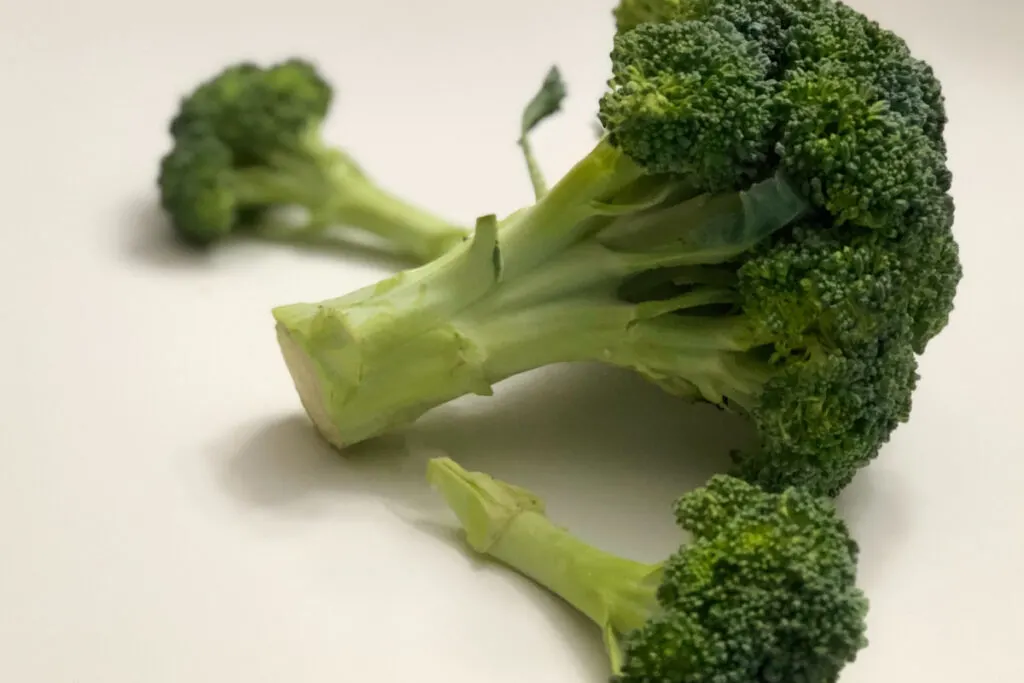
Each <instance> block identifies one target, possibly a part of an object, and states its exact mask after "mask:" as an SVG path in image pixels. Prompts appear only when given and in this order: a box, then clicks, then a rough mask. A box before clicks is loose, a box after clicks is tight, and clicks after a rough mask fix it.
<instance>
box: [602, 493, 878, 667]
mask: <svg viewBox="0 0 1024 683" xmlns="http://www.w3.org/2000/svg"><path fill="white" fill-rule="evenodd" d="M675 514H676V520H677V521H678V523H679V524H680V526H682V527H683V528H684V529H686V530H688V531H689V532H690V533H691V534H692V536H693V540H692V542H690V543H687V544H685V545H683V546H682V548H681V549H680V550H679V551H678V552H677V553H675V554H674V555H673V556H672V557H671V558H669V559H668V561H667V562H666V563H665V567H664V574H663V578H662V582H661V585H660V587H659V588H658V593H657V596H658V602H659V604H660V607H661V610H660V612H659V613H657V614H656V615H655V616H654V617H653V618H652V619H650V620H649V621H648V622H647V623H646V624H645V625H644V626H643V627H641V628H640V629H638V630H636V631H634V632H632V633H631V634H628V635H627V636H626V637H625V638H624V640H623V649H624V654H625V656H624V663H623V666H622V670H621V672H620V673H619V674H618V675H617V676H616V677H615V678H614V680H615V681H617V682H618V683H631V682H633V681H636V682H638V683H639V682H646V681H665V682H666V683H668V682H672V683H675V682H677V681H678V682H683V681H685V682H686V683H704V682H707V683H754V682H761V681H763V682H765V683H768V682H769V681H805V682H807V683H832V682H834V681H836V680H838V677H839V673H840V671H841V670H842V669H843V667H844V666H845V665H846V664H847V663H849V662H852V661H853V660H854V659H855V657H856V654H857V652H858V651H859V650H860V649H862V648H863V647H864V646H865V645H866V644H867V643H866V638H865V631H866V626H865V617H866V614H867V609H868V602H867V599H866V598H865V596H864V595H863V593H862V592H861V591H860V590H859V589H858V588H857V587H856V574H857V572H856V562H857V555H858V548H857V545H856V543H855V541H854V540H853V539H852V538H851V536H850V534H849V531H848V529H847V527H846V525H845V523H844V522H843V521H842V520H841V518H840V517H839V516H838V514H837V513H836V510H835V508H834V507H833V506H832V505H830V504H829V503H827V502H826V501H824V500H822V499H819V498H816V497H813V496H811V495H810V494H808V493H806V492H805V491H802V490H800V489H793V488H791V489H787V490H785V491H783V492H781V493H778V494H771V493H766V492H764V491H763V490H761V489H758V488H757V487H755V486H752V485H750V484H748V483H746V482H743V481H741V480H739V479H735V478H732V477H728V476H721V475H720V476H716V477H714V478H712V479H711V481H710V482H709V483H708V484H707V485H706V486H704V487H703V488H700V489H696V490H694V491H691V492H689V493H687V494H686V495H684V496H683V497H682V498H680V499H679V501H678V502H677V504H676V510H675Z"/></svg>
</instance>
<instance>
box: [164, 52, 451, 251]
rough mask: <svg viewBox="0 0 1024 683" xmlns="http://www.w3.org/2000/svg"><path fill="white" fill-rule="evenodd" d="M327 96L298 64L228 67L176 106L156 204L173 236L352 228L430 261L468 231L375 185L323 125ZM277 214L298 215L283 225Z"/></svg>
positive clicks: (279, 235)
mask: <svg viewBox="0 0 1024 683" xmlns="http://www.w3.org/2000/svg"><path fill="white" fill-rule="evenodd" d="M331 100H332V89H331V87H330V85H329V84H328V83H327V82H326V81H324V80H323V78H322V77H321V76H320V74H319V73H318V72H317V70H316V68H315V67H314V66H313V65H312V64H310V63H309V62H306V61H304V60H300V59H290V60H287V61H284V62H281V63H278V64H275V65H272V66H270V67H266V68H263V67H259V66H257V65H255V64H251V63H242V64H237V65H232V66H229V67H227V68H225V69H224V70H222V71H221V72H220V73H218V74H216V75H215V76H214V77H212V78H211V79H209V80H207V81H206V82H204V83H202V84H200V85H199V86H198V87H197V88H196V89H195V90H194V91H193V92H192V93H190V94H189V95H188V96H187V97H185V98H184V100H183V101H182V103H181V107H180V110H179V111H178V113H177V114H176V115H175V116H174V118H173V120H172V122H171V125H170V132H171V135H172V136H173V138H174V145H173V147H172V149H171V150H170V151H169V152H168V153H167V154H166V155H165V156H164V158H163V159H162V161H161V164H160V172H159V177H158V185H159V188H160V192H161V204H162V206H163V208H164V209H165V210H166V211H167V213H168V214H169V216H170V218H171V220H172V224H173V226H174V228H175V230H176V231H177V233H178V234H179V236H180V237H181V238H182V239H183V240H184V241H186V242H189V243H192V244H196V245H209V244H212V243H214V242H216V241H218V240H221V239H223V238H225V237H227V236H228V235H231V234H232V233H234V232H237V231H239V230H242V229H249V230H250V231H253V232H255V233H256V234H259V235H260V236H263V237H267V238H273V239H279V240H282V241H301V240H309V239H312V238H325V236H327V234H328V233H327V231H328V228H332V227H336V226H345V227H352V228H358V229H361V230H363V231H365V232H366V233H368V234H370V235H374V236H376V237H377V238H378V239H380V240H382V241H383V242H384V243H385V245H384V246H385V247H387V248H389V249H391V250H393V251H397V252H399V253H400V254H402V255H404V256H408V257H411V258H414V259H415V260H417V261H421V262H423V261H429V260H431V259H433V258H435V257H436V256H438V255H439V254H441V253H444V251H446V250H447V249H448V248H450V247H451V246H453V245H455V244H458V243H459V242H461V241H462V240H463V239H464V238H465V236H466V234H467V231H466V230H464V229H462V228H460V227H457V226H454V225H452V224H450V223H448V222H447V221H444V220H442V219H440V218H437V217H435V216H432V215H430V214H428V213H427V212H425V211H424V210H422V209H420V208H418V207H415V206H413V205H411V204H409V203H407V202H405V201H403V200H402V199H400V198H399V197H397V196H395V195H393V194H391V193H390V192H388V191H386V190H385V189H383V188H382V187H380V186H379V185H377V184H376V183H375V182H373V181H372V180H371V179H370V178H369V177H368V176H367V175H366V173H365V172H364V171H363V170H362V169H361V168H360V167H359V166H358V165H357V164H356V163H355V161H354V160H353V159H352V158H351V157H350V156H349V155H347V154H346V153H345V152H343V151H342V150H340V149H336V148H333V147H330V146H328V145H327V144H326V143H325V142H324V140H323V139H322V136H321V126H322V124H323V121H324V119H325V118H326V116H327V113H328V110H329V109H330V105H331ZM280 209H301V210H302V211H303V212H304V214H305V215H304V218H303V219H302V220H301V221H298V222H296V221H292V222H289V221H287V220H285V219H284V218H283V217H282V215H281V214H282V213H283V211H278V210H280Z"/></svg>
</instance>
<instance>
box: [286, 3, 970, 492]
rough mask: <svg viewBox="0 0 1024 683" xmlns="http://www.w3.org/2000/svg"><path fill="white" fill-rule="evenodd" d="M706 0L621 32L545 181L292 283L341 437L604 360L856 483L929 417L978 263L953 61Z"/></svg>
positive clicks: (316, 416)
mask: <svg viewBox="0 0 1024 683" xmlns="http://www.w3.org/2000/svg"><path fill="white" fill-rule="evenodd" d="M652 6H653V5H652ZM695 7H697V6H696V5H695V6H693V7H689V8H688V11H690V12H696V11H697V10H696V9H695ZM699 7H704V8H705V10H706V14H705V15H701V16H696V17H689V18H686V19H679V20H671V21H665V22H662V23H645V24H641V25H639V26H637V27H636V28H634V29H632V30H629V31H626V32H621V33H619V34H618V35H617V36H616V38H615V43H614V48H613V51H612V64H613V76H612V79H611V82H610V88H609V91H608V92H607V93H606V94H605V95H604V96H603V97H602V99H601V102H600V110H601V119H602V123H603V125H604V127H605V130H606V134H605V136H604V137H603V138H602V139H601V140H600V141H599V142H598V144H597V145H596V146H595V147H594V148H593V149H592V151H591V152H590V153H589V154H587V155H586V156H585V157H584V158H583V159H581V160H580V161H579V162H578V163H577V164H576V165H575V166H574V167H573V168H572V169H571V170H570V171H569V172H568V173H567V174H566V175H565V176H564V177H562V178H561V179H560V180H559V181H558V182H557V183H555V184H554V185H553V186H552V187H551V188H550V190H547V191H546V192H543V193H541V196H540V197H539V199H538V200H537V201H536V203H535V204H533V205H532V206H529V207H526V208H524V209H521V210H519V211H516V212H514V213H513V214H511V215H510V216H508V217H506V218H505V219H503V220H502V221H500V223H499V221H498V220H497V219H496V218H495V217H493V216H492V217H485V218H483V219H481V220H480V221H479V223H478V226H477V229H476V231H475V234H474V236H473V238H472V239H471V240H469V241H467V242H464V243H462V244H460V245H459V246H457V247H455V248H454V249H452V250H451V251H449V252H448V253H446V254H445V255H443V256H442V257H440V258H439V259H437V260H436V261H434V262H433V263H430V264H427V265H425V266H421V267H418V268H414V269H410V270H408V271H406V272H403V273H400V274H398V275H395V276H393V277H390V278H387V279H385V280H384V281H382V282H380V283H378V284H375V285H373V286H371V287H367V288H364V289H362V290H359V291H357V292H353V293H350V294H348V295H346V296H343V297H340V298H337V299H332V300H327V301H322V302H320V303H315V304H308V303H301V304H294V305H288V306H281V307H278V308H277V309H275V311H274V317H275V319H276V321H277V334H278V338H279V340H280V344H281V347H282V350H283V353H284V356H285V360H286V362H287V364H288V367H289V370H290V372H291V374H292V376H293V378H294V380H295V384H296V387H297V389H298V393H299V395H300V397H301V400H302V402H303V404H304V406H305V408H306V410H307V412H308V413H309V414H310V416H311V417H312V419H313V421H314V422H315V424H316V425H317V427H318V428H319V430H320V431H321V432H322V433H323V434H324V435H325V436H326V437H327V438H328V439H329V440H330V441H331V442H332V443H334V444H335V445H336V446H338V447H339V448H344V447H346V446H348V445H351V444H353V443H356V442H359V441H362V440H364V439H367V438H371V437H373V436H376V435H379V434H382V433H384V432H387V431H390V430H393V429H396V428H398V427H402V426H405V425H408V424H410V423H411V422H412V421H414V420H415V419H417V418H418V417H419V416H420V415H422V414H423V413H424V412H426V411H428V410H430V409H431V408H433V407H435V406H437V405H440V404H442V403H444V402H446V401H449V400H451V399H454V398H457V397H459V396H461V395H464V394H479V395H489V394H490V393H491V392H492V387H493V385H494V384H496V383H498V382H500V381H502V380H503V379H505V378H507V377H510V376H512V375H515V374H519V373H523V372H526V371H529V370H532V369H534V368H538V367H542V366H544V365H549V364H552V363H561V362H574V361H599V362H603V363H609V364H612V365H617V366H621V367H626V368H631V369H633V370H635V371H637V372H638V373H640V374H641V375H643V376H644V377H647V378H648V379H650V380H652V381H653V382H655V383H657V384H658V385H659V386H661V387H662V388H664V389H666V390H667V391H669V392H670V393H673V394H676V395H681V396H685V397H688V398H692V399H696V400H701V401H706V402H708V403H711V404H714V405H716V406H720V407H723V408H727V409H730V410H735V411H737V412H739V413H741V414H743V415H746V416H747V417H749V418H750V419H751V420H752V421H753V422H754V423H755V426H756V427H757V430H758V433H759V437H760V438H759V443H758V445H757V448H756V449H752V450H749V451H747V452H744V453H741V454H738V455H737V457H736V467H735V470H734V473H735V474H736V475H738V476H742V477H744V478H746V479H747V480H749V481H751V482H755V483H757V484H758V485H760V486H763V487H765V488H767V489H770V490H781V489H783V488H786V487H789V486H795V485H799V486H803V487H806V488H808V489H809V490H811V491H812V492H814V493H816V494H827V495H835V494H836V493H838V492H839V491H840V490H841V489H842V488H843V487H844V486H845V485H846V484H847V483H848V482H849V481H850V480H851V479H852V478H853V476H854V475H855V473H856V472H857V471H858V469H859V468H860V467H863V466H864V465H865V464H866V463H868V462H870V461H871V460H872V459H873V458H874V457H875V456H876V455H877V454H878V452H879V450H880V448H881V446H882V445H883V444H884V443H885V442H886V441H887V440H888V439H889V436H890V434H891V432H892V431H893V430H894V429H895V428H896V426H897V425H898V424H900V423H901V422H904V421H906V420H907V419H908V417H909V412H910V405H911V397H912V393H913V390H914V388H915V386H916V381H917V359H916V354H918V353H921V352H922V351H923V350H924V348H925V346H926V344H927V343H928V341H929V340H930V339H931V338H932V337H934V335H935V334H937V333H938V332H939V331H941V330H942V329H943V328H944V327H945V325H946V323H947V320H948V317H949V313H950V311H951V310H952V302H953V297H954V294H955V291H956V288H957V284H958V282H959V278H960V264H959V260H958V254H957V246H956V242H955V241H954V239H953V235H952V231H951V228H952V223H953V204H952V200H951V198H950V196H949V194H948V190H949V188H950V183H951V175H950V173H949V171H948V169H947V168H946V165H945V152H944V146H943V142H942V136H941V125H938V123H937V122H939V121H941V120H942V113H941V98H939V97H937V95H936V93H937V92H938V85H937V83H936V82H935V81H934V79H933V78H931V76H930V74H929V72H928V70H927V69H925V68H923V67H922V66H921V64H920V62H918V61H916V60H914V59H913V58H912V57H911V56H910V53H909V51H907V50H906V48H905V46H904V45H903V43H902V42H901V41H900V40H899V39H898V38H896V37H894V36H891V35H890V34H879V33H878V30H877V29H876V28H875V27H874V24H872V23H870V22H869V21H868V20H867V19H866V18H865V17H863V16H862V15H859V14H856V13H853V12H852V10H849V9H848V8H845V6H842V5H838V4H835V3H831V2H828V1H827V0H816V1H815V2H808V0H735V1H734V2H719V0H708V2H707V3H706V4H704V3H702V4H700V6H699ZM698 9H699V8H698ZM783 10H785V11H783ZM779 17H783V18H784V20H785V21H784V22H782V20H781V19H779ZM759 20H760V23H759ZM776 20H779V21H778V22H776ZM772 22H776V23H778V30H779V31H782V32H783V35H782V39H785V41H787V42H785V45H786V46H787V47H786V49H785V50H780V49H778V44H777V43H778V41H779V40H781V39H780V38H779V36H778V35H777V34H776V32H774V31H773V32H771V33H770V34H762V32H761V31H760V29H759V28H757V27H758V26H761V25H762V24H768V23H772ZM779 22H782V23H779ZM772 25H773V26H774V25H775V24H774V23H772ZM896 82H900V83H903V84H904V87H903V88H902V89H901V90H899V91H898V92H897V91H894V90H893V89H892V88H891V86H892V84H893V83H896ZM911 85H912V86H913V87H912V88H911V87H910V86H911ZM915 98H916V99H915Z"/></svg>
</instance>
